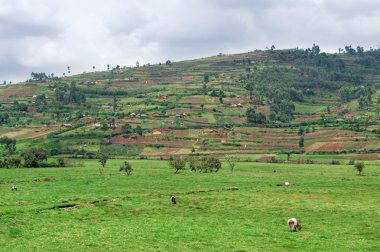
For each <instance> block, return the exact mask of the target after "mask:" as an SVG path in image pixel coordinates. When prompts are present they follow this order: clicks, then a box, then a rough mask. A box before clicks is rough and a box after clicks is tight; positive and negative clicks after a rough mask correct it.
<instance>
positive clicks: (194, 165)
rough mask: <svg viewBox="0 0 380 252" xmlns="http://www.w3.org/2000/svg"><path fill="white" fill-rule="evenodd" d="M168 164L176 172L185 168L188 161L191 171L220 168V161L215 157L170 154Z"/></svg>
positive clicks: (210, 170)
mask: <svg viewBox="0 0 380 252" xmlns="http://www.w3.org/2000/svg"><path fill="white" fill-rule="evenodd" d="M168 163H169V166H170V168H172V169H174V170H175V172H176V173H178V172H179V171H180V170H184V169H185V168H186V164H187V163H189V168H190V170H191V171H193V172H197V171H198V172H205V173H207V172H218V171H219V170H220V169H221V168H222V163H221V162H220V160H219V159H218V158H216V157H189V158H185V157H181V156H179V157H178V156H171V157H170V158H169V161H168Z"/></svg>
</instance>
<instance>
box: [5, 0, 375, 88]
mask: <svg viewBox="0 0 380 252" xmlns="http://www.w3.org/2000/svg"><path fill="white" fill-rule="evenodd" d="M379 12H380V2H379V1H378V0H362V1H360V2H359V1H354V0H347V1H339V0H329V1H327V0H265V1H264V0H208V1H204V0H128V1H122V0H109V1H107V2H104V1H98V0H92V1H91V0H82V1H74V0H66V1H60V0H33V1H31V0H20V1H13V0H0V62H1V63H0V80H1V78H3V79H4V80H7V81H9V80H11V81H13V82H15V81H21V80H25V79H27V78H28V77H29V75H30V72H32V71H34V72H37V71H38V72H40V71H44V72H47V73H55V74H56V75H61V74H62V73H63V72H64V71H66V68H67V66H71V69H72V72H73V73H81V72H84V71H90V70H91V68H92V66H93V65H95V66H96V68H97V69H105V68H106V65H107V64H111V65H116V64H119V65H122V66H124V65H127V66H131V65H134V63H135V62H136V60H139V61H140V63H148V62H149V63H158V62H163V61H165V60H167V59H170V60H172V61H175V60H183V59H190V58H197V57H205V56H210V55H215V54H217V53H219V52H223V53H238V52H245V51H251V50H254V49H264V48H265V47H266V46H270V45H272V44H274V45H275V46H276V47H277V48H290V47H291V48H294V47H301V48H306V47H310V46H311V45H312V44H313V43H317V44H319V45H320V47H321V48H322V50H325V51H336V50H337V48H338V47H344V46H345V45H349V44H351V45H353V46H356V45H361V46H364V47H366V48H369V47H370V46H374V47H376V46H377V45H378V43H379V42H378V41H380V31H379V30H378V28H377V27H379V25H380V16H379V15H377V14H378V13H379Z"/></svg>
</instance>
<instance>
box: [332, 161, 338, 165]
mask: <svg viewBox="0 0 380 252" xmlns="http://www.w3.org/2000/svg"><path fill="white" fill-rule="evenodd" d="M331 164H333V165H340V162H339V160H331Z"/></svg>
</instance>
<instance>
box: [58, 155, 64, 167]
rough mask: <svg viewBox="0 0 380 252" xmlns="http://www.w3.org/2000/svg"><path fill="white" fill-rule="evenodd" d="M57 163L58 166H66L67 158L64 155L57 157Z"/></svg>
mask: <svg viewBox="0 0 380 252" xmlns="http://www.w3.org/2000/svg"><path fill="white" fill-rule="evenodd" d="M57 165H58V167H65V166H66V160H65V159H64V158H63V157H59V158H58V159H57Z"/></svg>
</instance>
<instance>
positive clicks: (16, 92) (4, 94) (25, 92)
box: [0, 85, 38, 99]
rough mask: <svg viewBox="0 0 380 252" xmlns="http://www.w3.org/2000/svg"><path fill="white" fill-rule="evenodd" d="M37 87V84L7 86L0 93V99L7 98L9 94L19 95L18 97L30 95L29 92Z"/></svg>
mask: <svg viewBox="0 0 380 252" xmlns="http://www.w3.org/2000/svg"><path fill="white" fill-rule="evenodd" d="M36 89H38V86H37V85H35V86H29V85H28V86H23V87H22V88H19V87H18V88H17V89H15V88H7V90H5V91H4V92H1V93H0V99H6V98H9V97H10V96H19V97H25V96H30V95H31V93H32V92H33V91H34V90H36Z"/></svg>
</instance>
